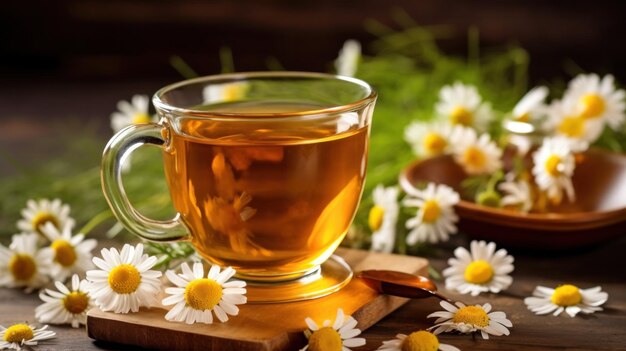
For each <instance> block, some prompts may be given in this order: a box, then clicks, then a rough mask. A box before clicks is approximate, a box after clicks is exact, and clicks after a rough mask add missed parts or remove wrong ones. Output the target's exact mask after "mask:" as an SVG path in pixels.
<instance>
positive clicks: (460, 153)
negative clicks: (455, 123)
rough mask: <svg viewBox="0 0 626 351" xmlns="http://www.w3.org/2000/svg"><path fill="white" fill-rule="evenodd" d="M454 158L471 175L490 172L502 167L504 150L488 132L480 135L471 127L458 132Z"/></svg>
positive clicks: (454, 146)
mask: <svg viewBox="0 0 626 351" xmlns="http://www.w3.org/2000/svg"><path fill="white" fill-rule="evenodd" d="M453 148H454V160H455V161H456V162H457V163H458V164H459V165H461V167H463V170H465V172H466V173H468V174H470V175H477V174H489V173H493V172H496V171H498V170H499V169H501V168H502V161H501V160H500V158H501V157H502V150H501V149H500V148H499V147H498V146H497V145H496V144H495V143H494V142H493V141H492V140H491V137H490V136H489V134H487V133H483V134H481V135H480V136H479V135H478V134H477V133H476V131H475V130H473V129H471V128H464V129H463V130H462V131H460V132H458V134H456V138H455V141H454V145H453Z"/></svg>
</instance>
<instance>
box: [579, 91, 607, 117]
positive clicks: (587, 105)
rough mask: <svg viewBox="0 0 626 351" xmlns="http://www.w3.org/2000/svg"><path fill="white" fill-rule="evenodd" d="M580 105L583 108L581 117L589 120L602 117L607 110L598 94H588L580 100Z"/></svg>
mask: <svg viewBox="0 0 626 351" xmlns="http://www.w3.org/2000/svg"><path fill="white" fill-rule="evenodd" d="M579 103H580V105H581V106H582V112H581V113H580V116H581V117H583V118H588V119H592V118H597V117H600V115H602V113H603V112H604V110H605V108H606V104H605V102H604V99H603V98H602V96H599V95H597V94H587V95H585V96H583V97H582V98H580V101H579Z"/></svg>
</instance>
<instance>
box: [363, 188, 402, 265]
mask: <svg viewBox="0 0 626 351" xmlns="http://www.w3.org/2000/svg"><path fill="white" fill-rule="evenodd" d="M372 197H373V198H374V206H373V207H372V208H371V209H370V213H369V218H368V223H369V227H370V229H371V230H372V250H374V251H380V252H386V253H389V252H391V251H393V247H394V244H395V241H396V223H397V222H398V212H399V210H400V209H399V206H398V188H397V187H395V186H392V187H388V188H385V187H384V186H382V185H378V186H377V187H376V188H375V189H374V193H373V195H372Z"/></svg>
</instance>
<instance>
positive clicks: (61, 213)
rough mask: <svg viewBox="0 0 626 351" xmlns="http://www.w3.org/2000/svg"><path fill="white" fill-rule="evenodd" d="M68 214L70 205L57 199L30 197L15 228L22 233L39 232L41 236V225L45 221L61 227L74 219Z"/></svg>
mask: <svg viewBox="0 0 626 351" xmlns="http://www.w3.org/2000/svg"><path fill="white" fill-rule="evenodd" d="M69 214H70V206H69V205H67V204H64V203H62V202H61V200H59V199H54V200H52V201H50V200H48V199H41V200H38V201H35V200H32V199H31V200H28V201H27V202H26V208H24V209H23V210H22V219H20V220H19V221H17V228H18V229H19V230H21V231H22V232H24V233H39V234H41V235H42V236H43V233H42V232H41V227H42V226H43V225H44V224H46V223H51V224H52V225H54V226H55V227H56V228H57V229H61V228H63V227H64V226H65V225H66V224H67V223H70V222H71V223H73V222H74V220H73V219H72V218H70V216H69Z"/></svg>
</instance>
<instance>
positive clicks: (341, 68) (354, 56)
mask: <svg viewBox="0 0 626 351" xmlns="http://www.w3.org/2000/svg"><path fill="white" fill-rule="evenodd" d="M360 58H361V43H359V42H358V41H356V40H353V39H350V40H346V42H345V43H344V44H343V47H342V48H341V50H339V56H338V57H337V59H336V60H335V69H336V70H337V74H338V75H340V76H348V77H354V75H355V74H356V71H357V67H358V65H359V59H360Z"/></svg>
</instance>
